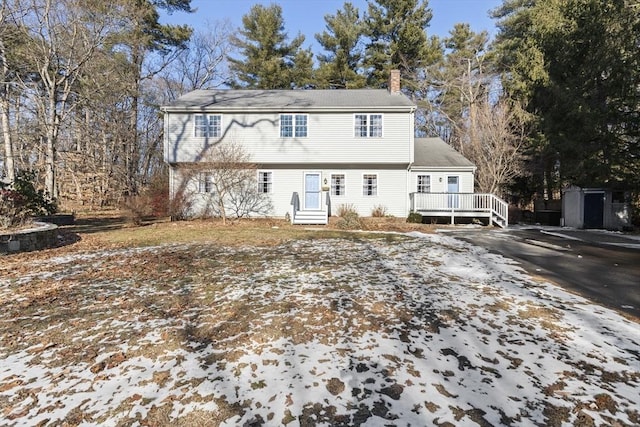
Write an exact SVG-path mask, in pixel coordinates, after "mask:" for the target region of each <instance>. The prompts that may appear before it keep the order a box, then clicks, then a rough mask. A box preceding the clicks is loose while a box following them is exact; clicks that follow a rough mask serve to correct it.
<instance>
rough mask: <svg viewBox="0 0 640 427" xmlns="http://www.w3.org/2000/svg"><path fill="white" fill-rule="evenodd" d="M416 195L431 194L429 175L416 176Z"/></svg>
mask: <svg viewBox="0 0 640 427" xmlns="http://www.w3.org/2000/svg"><path fill="white" fill-rule="evenodd" d="M417 191H418V193H431V175H418V189H417Z"/></svg>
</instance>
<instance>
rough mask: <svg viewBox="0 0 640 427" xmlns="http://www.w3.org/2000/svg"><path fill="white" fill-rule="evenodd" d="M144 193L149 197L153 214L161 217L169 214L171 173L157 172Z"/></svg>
mask: <svg viewBox="0 0 640 427" xmlns="http://www.w3.org/2000/svg"><path fill="white" fill-rule="evenodd" d="M144 195H145V196H147V198H148V201H149V207H150V210H151V212H150V214H151V215H152V216H154V217H156V218H160V217H166V216H167V215H169V208H170V206H169V174H167V173H163V172H161V173H157V174H155V175H154V176H153V178H152V179H151V182H150V183H149V186H148V187H147V189H146V190H145V191H144Z"/></svg>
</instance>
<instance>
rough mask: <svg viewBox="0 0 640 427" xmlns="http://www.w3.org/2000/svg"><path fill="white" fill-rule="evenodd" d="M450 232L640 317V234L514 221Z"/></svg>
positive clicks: (526, 268) (527, 268)
mask: <svg viewBox="0 0 640 427" xmlns="http://www.w3.org/2000/svg"><path fill="white" fill-rule="evenodd" d="M450 234H451V235H452V236H454V237H456V238H459V239H462V240H465V241H468V242H471V243H473V244H476V245H479V246H482V247H485V248H487V249H489V250H490V251H493V252H496V253H499V254H502V255H504V256H506V257H508V258H512V259H514V260H516V261H518V262H520V263H521V264H522V267H523V268H524V269H525V270H526V271H527V272H528V273H530V274H533V275H537V276H541V277H543V278H545V279H547V280H551V281H553V282H555V283H557V284H559V285H560V286H562V287H563V288H565V289H567V290H570V291H572V292H576V293H578V294H580V295H582V296H584V297H586V298H589V299H590V300H592V301H594V302H597V303H599V304H602V305H605V306H607V307H610V308H613V309H616V310H618V311H621V312H624V313H626V314H629V315H632V316H635V317H637V318H640V236H637V235H629V234H623V233H613V232H606V231H600V230H573V229H564V228H560V227H534V228H531V227H525V228H523V227H517V226H515V227H511V228H509V229H506V230H500V229H489V230H487V229H477V230H476V229H471V230H470V229H464V230H456V231H452V232H451V233H450Z"/></svg>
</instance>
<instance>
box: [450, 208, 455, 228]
mask: <svg viewBox="0 0 640 427" xmlns="http://www.w3.org/2000/svg"><path fill="white" fill-rule="evenodd" d="M455 212H456V211H455V209H454V208H451V225H456V214H455Z"/></svg>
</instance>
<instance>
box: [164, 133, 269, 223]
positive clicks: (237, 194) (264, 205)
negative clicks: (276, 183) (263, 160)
mask: <svg viewBox="0 0 640 427" xmlns="http://www.w3.org/2000/svg"><path fill="white" fill-rule="evenodd" d="M177 174H178V175H180V178H179V182H180V184H179V185H178V188H176V189H174V191H173V194H172V197H173V198H174V200H176V199H177V201H178V202H179V203H183V204H186V205H187V206H189V207H190V208H191V207H196V208H198V210H199V211H200V212H199V213H200V215H201V216H216V217H220V218H222V222H223V224H226V222H227V219H228V218H229V216H230V214H231V216H233V217H235V218H242V217H249V216H264V215H267V214H269V213H270V212H271V211H272V209H273V205H272V203H271V199H270V198H269V195H268V194H266V193H263V192H260V191H259V188H258V181H257V176H258V165H257V164H255V163H253V162H252V161H251V156H250V155H249V153H248V152H247V151H246V150H245V148H244V147H243V146H242V145H241V144H240V143H238V142H235V141H227V142H222V143H219V144H216V145H213V146H212V147H211V148H209V149H208V150H207V152H206V153H205V154H204V155H203V160H202V162H200V163H197V164H194V165H190V166H188V167H187V166H184V167H183V168H181V169H179V170H178V173H177ZM195 186H197V189H196V188H195ZM197 198H199V199H200V200H199V202H200V203H197V200H194V199H197ZM179 210H183V211H184V208H183V209H179Z"/></svg>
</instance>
